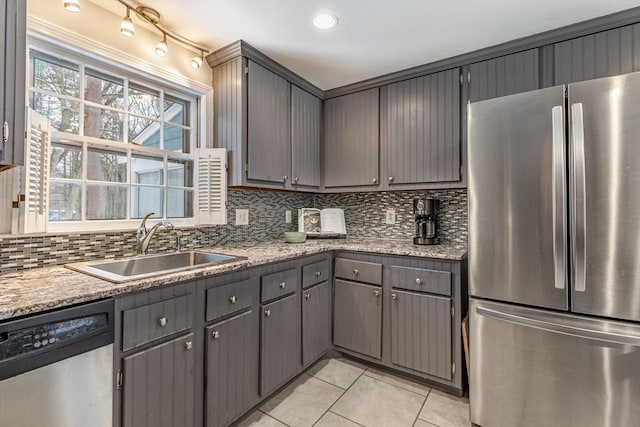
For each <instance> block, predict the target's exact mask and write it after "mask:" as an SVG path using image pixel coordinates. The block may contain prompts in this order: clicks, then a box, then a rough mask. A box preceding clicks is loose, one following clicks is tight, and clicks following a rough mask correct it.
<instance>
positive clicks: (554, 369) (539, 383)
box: [470, 299, 640, 427]
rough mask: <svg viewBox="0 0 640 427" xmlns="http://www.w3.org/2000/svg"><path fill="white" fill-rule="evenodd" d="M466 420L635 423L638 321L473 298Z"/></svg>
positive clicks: (638, 411)
mask: <svg viewBox="0 0 640 427" xmlns="http://www.w3.org/2000/svg"><path fill="white" fill-rule="evenodd" d="M470 313H471V314H470V327H471V333H470V335H471V369H470V370H471V375H470V400H471V421H472V422H473V423H475V424H477V425H479V426H482V427H514V426H520V427H528V426H536V427H537V426H563V427H589V426H593V427H604V426H616V427H625V426H629V427H631V426H637V425H638V420H639V419H640V375H639V374H638V373H639V372H640V327H639V326H636V325H631V324H625V323H621V322H611V321H604V320H599V319H593V318H588V317H583V316H574V315H568V314H559V313H554V312H549V311H544V310H536V309H528V308H522V307H518V306H513V305H508V304H499V303H491V302H486V301H481V300H475V299H472V300H471V305H470Z"/></svg>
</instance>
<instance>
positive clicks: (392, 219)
mask: <svg viewBox="0 0 640 427" xmlns="http://www.w3.org/2000/svg"><path fill="white" fill-rule="evenodd" d="M384 222H385V223H386V224H389V225H393V224H395V223H396V210H395V209H394V208H389V209H387V212H386V215H385V218H384Z"/></svg>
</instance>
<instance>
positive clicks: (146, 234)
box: [136, 212, 173, 255]
mask: <svg viewBox="0 0 640 427" xmlns="http://www.w3.org/2000/svg"><path fill="white" fill-rule="evenodd" d="M153 215H155V212H149V213H148V214H146V215H145V216H144V218H142V222H141V223H140V226H138V231H137V232H136V241H137V242H138V255H146V254H147V251H148V250H149V242H150V241H151V238H152V237H153V235H154V234H156V231H158V229H159V228H161V227H162V228H163V229H165V230H168V231H171V230H173V224H171V223H170V222H169V221H164V220H163V221H160V222H159V223H157V224H156V225H154V226H153V227H151V230H147V219H149V217H151V216H153Z"/></svg>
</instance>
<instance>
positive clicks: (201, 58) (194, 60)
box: [191, 51, 204, 70]
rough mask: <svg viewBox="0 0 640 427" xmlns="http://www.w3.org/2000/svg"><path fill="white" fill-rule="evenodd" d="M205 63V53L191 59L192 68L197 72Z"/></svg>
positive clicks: (201, 52)
mask: <svg viewBox="0 0 640 427" xmlns="http://www.w3.org/2000/svg"><path fill="white" fill-rule="evenodd" d="M203 62H204V52H203V51H200V55H198V56H194V57H193V58H191V66H192V67H193V68H194V69H195V70H197V69H198V68H200V66H201V65H202V63H203Z"/></svg>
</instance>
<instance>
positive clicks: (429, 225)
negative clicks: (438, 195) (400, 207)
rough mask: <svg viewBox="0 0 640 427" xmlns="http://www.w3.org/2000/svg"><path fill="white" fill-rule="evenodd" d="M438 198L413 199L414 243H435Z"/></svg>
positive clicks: (438, 239)
mask: <svg viewBox="0 0 640 427" xmlns="http://www.w3.org/2000/svg"><path fill="white" fill-rule="evenodd" d="M439 208H440V200H438V199H431V198H427V199H413V215H414V217H415V223H416V233H415V236H414V237H413V243H414V244H415V245H437V244H438V243H440V238H439V237H438V231H439V230H438V210H439Z"/></svg>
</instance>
